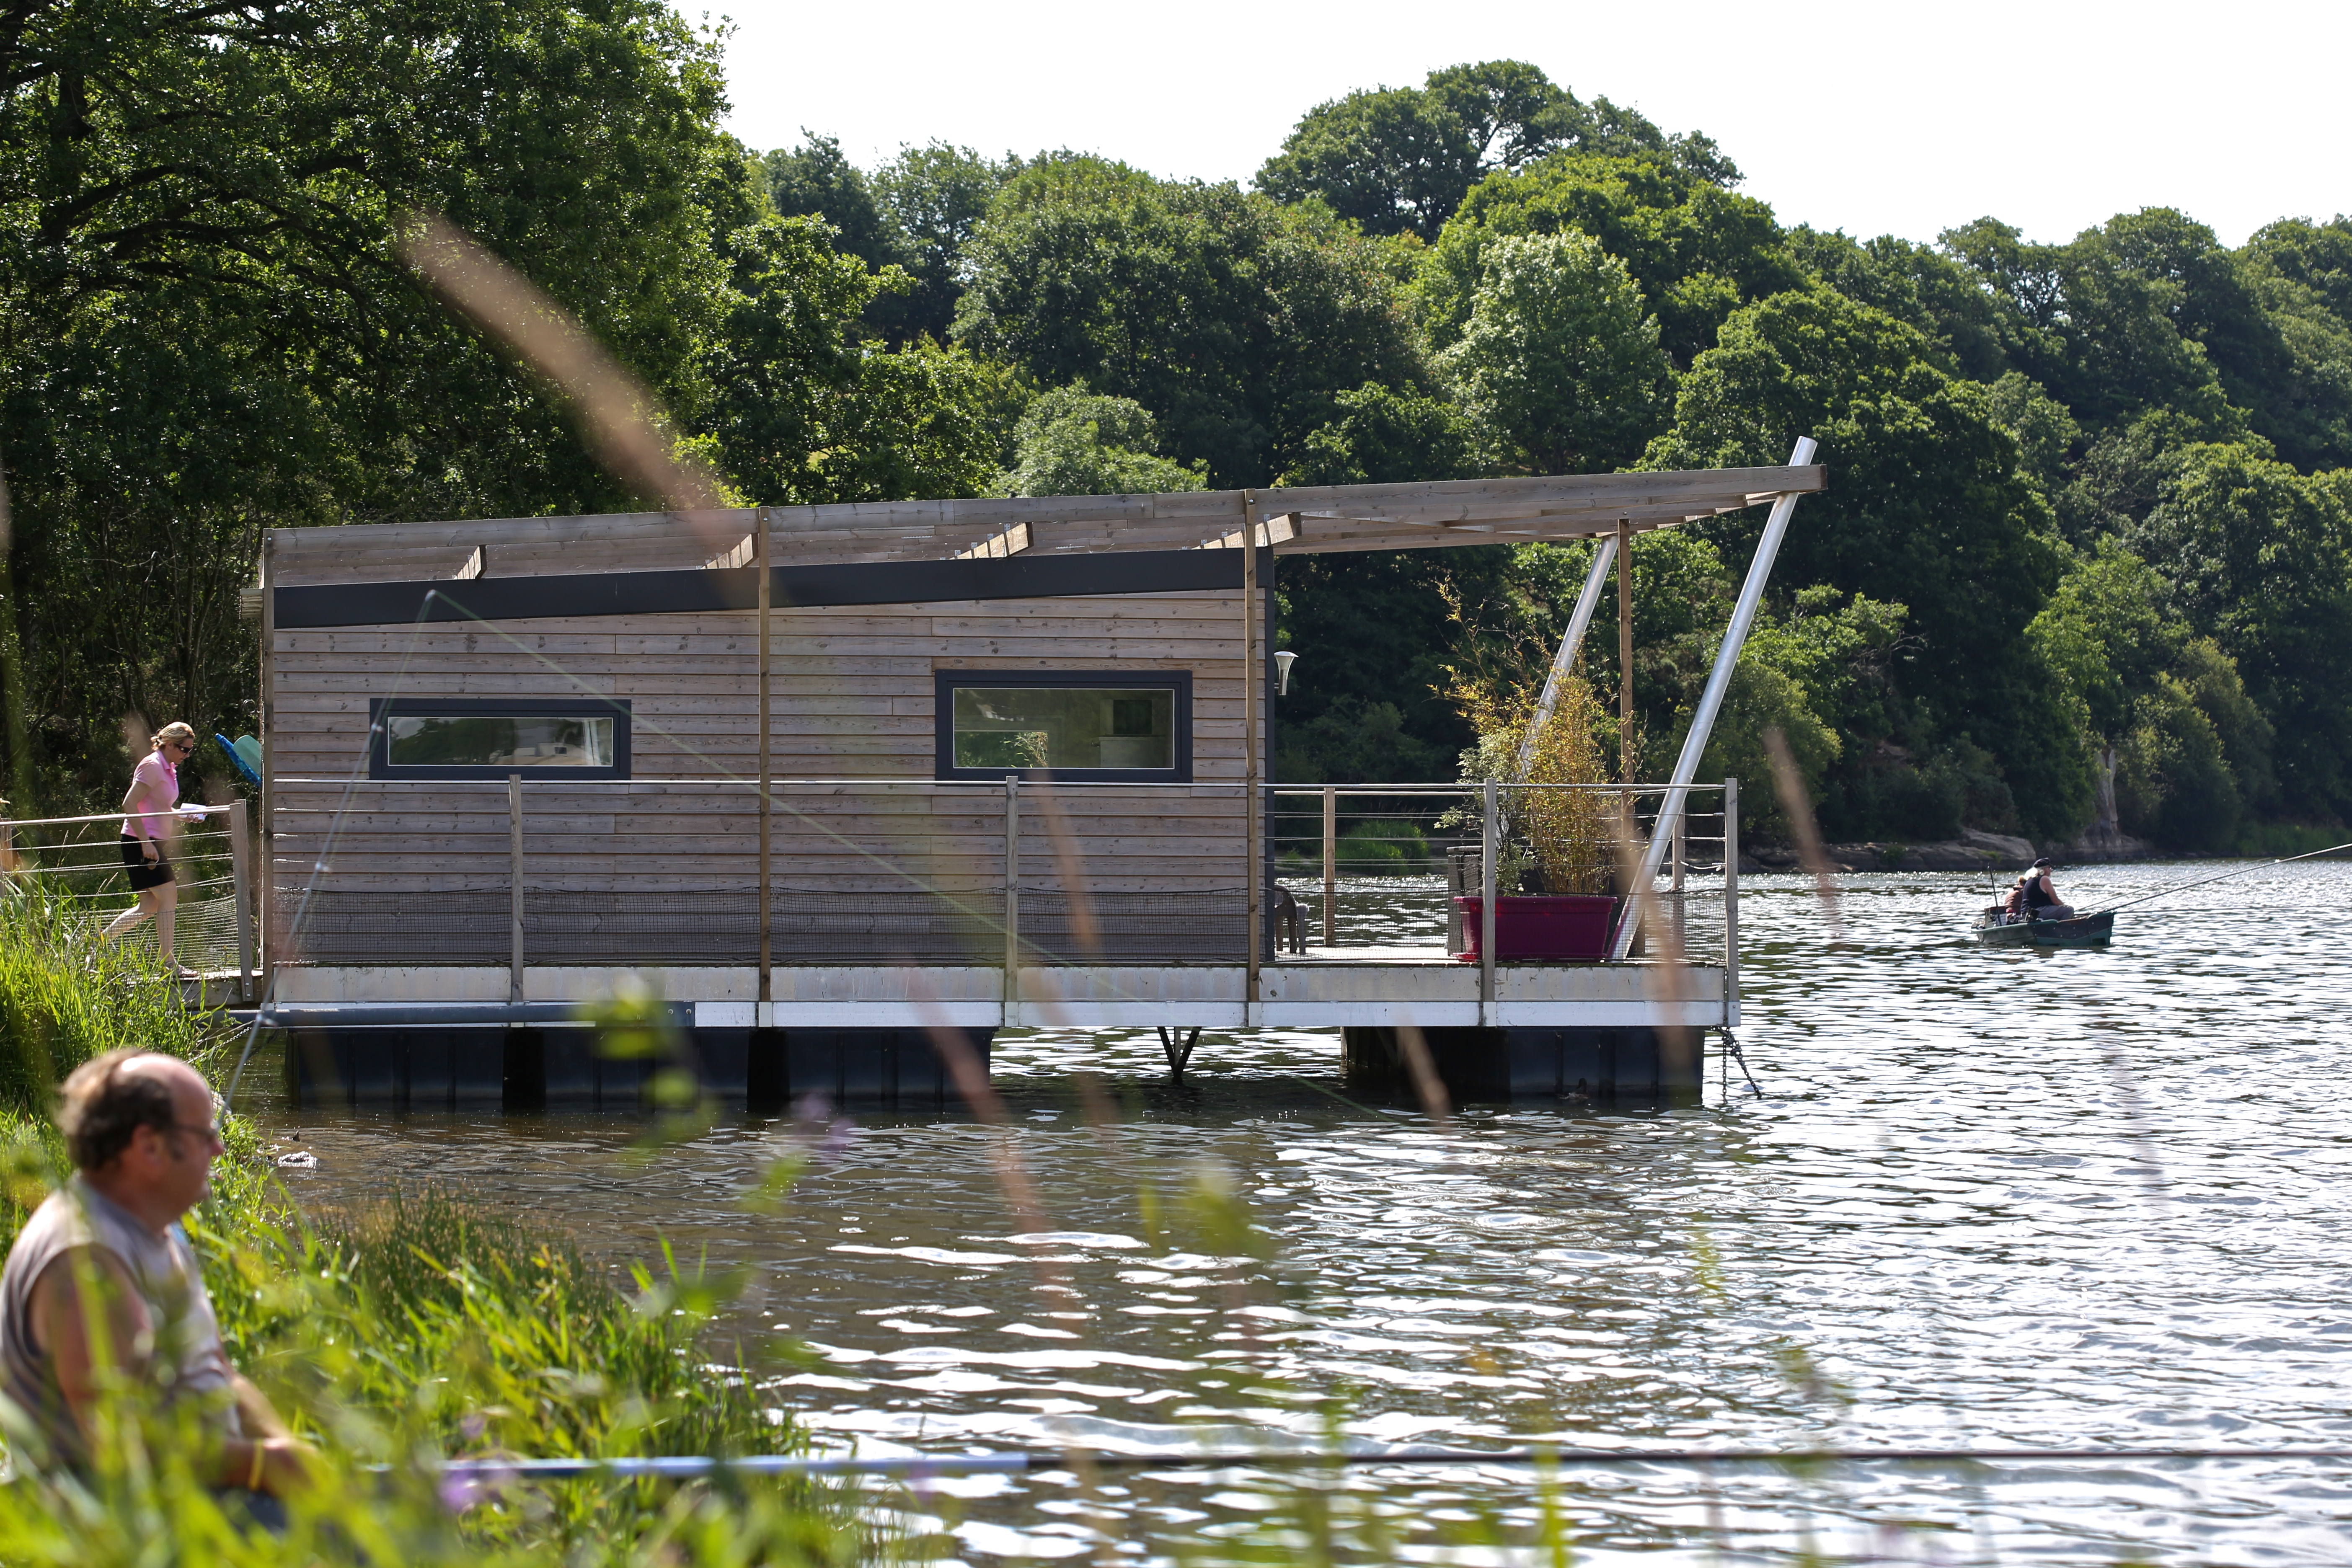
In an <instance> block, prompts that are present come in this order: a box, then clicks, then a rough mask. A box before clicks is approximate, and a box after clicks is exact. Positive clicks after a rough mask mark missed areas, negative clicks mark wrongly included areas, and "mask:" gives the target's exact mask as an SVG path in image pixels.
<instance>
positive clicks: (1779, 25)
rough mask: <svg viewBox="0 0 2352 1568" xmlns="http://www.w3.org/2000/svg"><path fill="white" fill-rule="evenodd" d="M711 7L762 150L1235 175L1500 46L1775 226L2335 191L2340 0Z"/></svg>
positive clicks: (2236, 230) (2346, 176)
mask: <svg viewBox="0 0 2352 1568" xmlns="http://www.w3.org/2000/svg"><path fill="white" fill-rule="evenodd" d="M681 3H682V5H684V8H685V9H686V11H687V14H688V16H697V15H698V12H697V11H696V9H695V8H694V5H693V0H681ZM719 14H720V13H719V12H718V11H716V9H715V8H714V10H713V12H712V15H713V16H717V15H719ZM730 14H731V16H733V19H734V24H735V26H736V33H735V37H734V39H733V41H732V43H731V44H730V47H729V50H728V78H729V81H730V87H731V89H732V94H733V98H734V102H735V110H734V114H733V117H732V121H731V128H732V129H733V131H734V132H735V134H736V135H738V136H740V138H742V139H743V140H744V141H745V142H749V143H751V145H752V146H754V147H758V148H762V149H765V148H769V147H775V146H786V145H790V144H793V143H794V142H798V141H799V140H800V131H801V127H803V125H805V126H807V127H808V128H809V129H811V130H813V131H816V132H820V133H823V134H826V135H831V136H835V137H838V138H839V139H840V141H841V144H842V148H843V150H844V151H845V153H848V154H849V155H850V157H851V158H853V159H854V160H856V162H857V163H860V164H863V165H866V166H869V167H870V166H871V165H872V164H873V163H876V162H877V161H879V160H880V159H881V158H883V157H887V155H889V154H890V153H893V152H895V151H896V149H897V148H898V145H899V144H900V143H901V142H927V141H929V140H931V139H933V138H940V139H942V140H946V141H950V142H957V143H960V144H964V145H970V146H975V147H978V148H980V149H981V150H982V151H983V152H987V153H1001V152H1004V151H1006V150H1008V149H1009V150H1012V151H1016V152H1020V153H1034V152H1036V151H1038V150H1039V149H1040V148H1045V147H1060V146H1068V147H1073V148H1076V149H1077V150H1079V151H1082V152H1096V153H1104V154H1107V155H1109V156H1113V157H1118V158H1123V159H1125V160H1127V161H1128V162H1129V163H1134V164H1137V165H1139V166H1140V167H1142V168H1146V169H1149V170H1150V171H1151V172H1152V173H1154V174H1160V175H1162V176H1166V177H1171V178H1189V177H1198V178H1201V179H1208V180H1222V179H1238V180H1241V181H1243V182H1244V184H1246V183H1247V181H1248V179H1249V177H1250V175H1251V174H1254V173H1255V170H1256V168H1257V166H1258V164H1259V163H1261V162H1263V161H1264V160H1265V157H1266V156H1267V155H1268V154H1270V153H1273V152H1274V151H1275V150H1276V148H1277V147H1278V146H1279V145H1280V144H1281V142H1282V138H1283V136H1284V135H1285V134H1286V132H1288V131H1289V129H1290V127H1291V126H1292V125H1293V124H1294V123H1295V122H1296V121H1297V118H1298V116H1299V115H1300V113H1301V112H1303V111H1304V110H1307V109H1308V108H1309V107H1311V106H1313V105H1314V104H1316V103H1318V102H1320V101H1322V100H1325V99H1328V98H1335V97H1338V96H1339V95H1340V94H1342V93H1345V92H1348V91H1349V90H1351V89H1356V88H1362V87H1374V86H1380V85H1387V86H1392V87H1393V86H1404V85H1418V84H1419V82H1420V81H1421V79H1422V78H1423V76H1424V75H1425V74H1427V72H1428V71H1430V70H1431V69H1432V68H1435V67H1439V66H1446V65H1453V64H1456V63H1459V62H1462V61H1465V60H1479V59H1493V58H1519V59H1526V60H1531V61H1533V62H1534V63H1536V64H1537V65H1539V66H1541V67H1542V68H1544V70H1545V71H1546V72H1548V73H1549V75H1550V77H1551V78H1552V79H1553V80H1555V81H1558V82H1560V83H1562V84H1564V85H1566V86H1567V87H1569V88H1570V89H1571V90H1573V91H1574V92H1576V94H1577V95H1578V96H1579V97H1582V98H1591V97H1593V96H1595V95H1602V96H1606V97H1609V98H1611V99H1613V100H1616V101H1617V102H1619V103H1622V104H1629V105H1631V106H1633V107H1635V108H1638V109H1640V110H1642V111H1643V113H1644V114H1647V115H1648V116H1649V117H1650V118H1651V119H1652V120H1654V121H1657V122H1658V123H1659V124H1660V125H1662V126H1664V128H1665V129H1667V130H1669V131H1684V130H1699V131H1704V132H1706V133H1707V134H1709V135H1711V136H1713V137H1714V138H1715V139H1716V140H1717V142H1720V143H1721V144H1722V146H1723V148H1724V150H1725V151H1726V152H1727V153H1729V154H1730V155H1731V157H1732V159H1733V160H1734V161H1735V162H1737V163H1738V164H1739V166H1740V167H1741V169H1742V170H1743V171H1745V173H1746V174H1747V175H1748V183H1747V184H1746V186H1745V187H1744V188H1745V189H1746V191H1747V192H1748V194H1749V195H1755V196H1759V197H1761V198H1762V199H1764V200H1765V201H1768V202H1770V203H1771V204H1772V205H1773V208H1774V210H1775V211H1776V213H1777V214H1778V215H1779V216H1780V220H1781V221H1782V222H1783V223H1790V224H1794V223H1800V222H1810V223H1812V224H1814V225H1816V226H1821V227H1824V228H1843V229H1845V230H1846V231H1847V232H1848V233H1850V234H1853V235H1856V236H1857V237H1867V236H1871V235H1875V234H1885V233H1892V234H1898V235H1902V236H1904V237H1907V238H1911V239H1917V240H1931V239H1933V238H1934V237H1935V236H1936V234H1937V231H1938V230H1939V229H1942V228H1945V227H1948V226H1952V225H1954V224H1958V223H1964V222H1966V221H1968V220H1969V219H1970V218H1974V217H1977V216H1982V215H1984V214H1987V213H1990V214H1993V215H1995V216H2000V217H2001V218H2003V219H2005V220H2007V221H2008V222H2011V223H2013V224H2016V225H2018V226H2021V228H2023V229H2024V230H2025V232H2026V234H2027V235H2028V237H2032V238H2034V239H2040V240H2057V239H2064V238H2067V237H2071V236H2073V235H2074V234H2075V233H2076V232H2078V231H2079V230H2081V229H2082V228H2084V226H2088V225H2091V224H2094V223H2098V222H2102V221H2104V220H2105V218H2107V217H2108V216H2112V215H2113V214H2115V213H2117V212H2122V211H2130V210H2134V209H2137V208H2138V207H2142V206H2157V205H2166V206H2177V207H2179V208H2181V209H2183V210H2185V211H2186V212H2188V213H2189V215H2190V216H2193V217H2196V218H2198V219H2200V221H2202V222H2204V223H2207V224H2209V225H2210V226H2212V227H2213V228H2214V229H2215V230H2216V231H2217V232H2218V233H2219V234H2220V236H2221V239H2222V241H2223V242H2224V243H2225V244H2231V245H2235V244H2238V243H2240V242H2242V240H2243V239H2244V238H2245V237H2246V236H2247V235H2248V234H2250V233H2251V232H2252V231H2253V230H2254V229H2255V228H2258V227H2260V226H2262V225H2263V224H2264V223H2267V222H2269V221H2270V220H2271V219H2273V218H2275V217H2281V216H2314V217H2323V218H2324V217H2327V216H2333V215H2335V214H2336V213H2338V212H2343V211H2347V210H2352V160H2347V157H2346V153H2347V140H2352V139H2347V134H2346V121H2345V115H2344V109H2345V102H2346V94H2345V91H2344V88H2343V85H2342V81H2341V73H2342V72H2343V71H2344V69H2345V67H2346V61H2347V58H2352V5H2346V4H2345V3H2344V0H2334V3H2333V4H2294V3H2289V0H2237V3H2236V4H2210V3H2209V4H2205V5H2193V6H2192V5H2184V4H2179V3H2177V0H2142V3H2139V4H2104V5H2099V4H2087V3H2084V0H2046V3H2042V4H2030V3H2021V0H1969V3H1967V4H1945V5H1923V4H1919V3H1918V0H1910V3H1907V4H1906V3H1904V0H1877V3H1875V4H1856V3H1853V0H1827V3H1823V4H1818V5H1812V6H1810V7H1800V6H1788V5H1782V6H1769V5H1757V4H1746V5H1734V4H1727V3H1725V0H1684V3H1680V4H1667V5H1658V4H1650V5H1627V4H1624V3H1623V0H1612V3H1609V4H1599V3H1595V0H1548V3H1530V0H1487V3H1486V4H1484V5H1447V4H1444V3H1442V0H1441V3H1437V4H1430V3H1427V0H1423V3H1422V4H1415V5H1402V4H1398V3H1396V0H1360V3H1359V4H1353V5H1332V4H1323V3H1308V0H1255V3H1247V4H1244V3H1240V0H1192V4H1188V5H1181V6H1178V5H1165V4H1162V5H1116V4H1106V3H1104V0H1087V3H1084V4H1079V3H1075V0H1022V3H1016V4H996V5H973V4H969V3H966V4H941V3H940V0H887V3H874V0H869V3H868V4H867V5H838V4H828V5H811V4H807V3H805V0H801V3H788V0H732V7H731V12H730Z"/></svg>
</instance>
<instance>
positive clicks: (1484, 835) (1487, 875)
mask: <svg viewBox="0 0 2352 1568" xmlns="http://www.w3.org/2000/svg"><path fill="white" fill-rule="evenodd" d="M1500 816H1501V814H1500V813H1499V812H1498V811H1497V810H1496V784H1495V781H1494V780H1493V779H1488V780H1487V781H1486V803H1485V816H1484V819H1483V823H1482V829H1483V830H1482V832H1481V834H1480V836H1479V844H1478V1023H1479V1026H1480V1027H1482V1028H1493V1027H1494V1026H1495V874H1496V871H1495V863H1496V861H1497V860H1500V859H1501V858H1503V857H1502V845H1501V844H1500V843H1498V842H1497V838H1498V836H1499V832H1500V830H1499V828H1498V827H1497V826H1496V824H1497V823H1498V821H1499V820H1500Z"/></svg>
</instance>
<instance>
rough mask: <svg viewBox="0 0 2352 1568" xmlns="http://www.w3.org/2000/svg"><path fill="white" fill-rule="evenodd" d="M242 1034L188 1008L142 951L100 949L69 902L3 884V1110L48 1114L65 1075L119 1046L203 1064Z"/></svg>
mask: <svg viewBox="0 0 2352 1568" xmlns="http://www.w3.org/2000/svg"><path fill="white" fill-rule="evenodd" d="M84 923H86V922H84ZM235 1035H236V1030H235V1028H234V1026H232V1025H231V1024H230V1023H229V1022H228V1020H227V1019H226V1017H225V1016H222V1015H219V1014H206V1013H201V1012H197V1011H195V1010H193V1009H191V1008H189V1007H187V1006H185V1005H183V1003H182V1001H181V997H180V992H179V988H178V987H177V986H176V985H174V984H172V983H171V982H169V981H167V980H165V979H163V977H162V976H160V975H158V974H155V973H152V968H151V965H150V963H149V961H147V960H145V959H144V958H142V956H141V954H140V953H139V952H138V950H136V949H134V948H132V947H131V946H129V945H127V944H121V943H110V944H107V945H104V946H100V944H99V943H98V942H96V940H95V939H94V938H93V937H92V936H90V935H89V934H87V932H86V931H83V930H82V929H80V928H79V927H78V926H77V924H76V922H75V921H74V918H73V913H72V909H71V906H70V905H69V904H68V902H67V901H66V900H47V899H43V898H41V897H39V896H38V895H37V894H36V893H30V892H26V891H25V890H23V889H21V888H20V887H18V886H15V885H9V884H5V883H0V1107H5V1108H6V1109H9V1110H18V1111H26V1112H33V1113H37V1112H39V1111H42V1110H46V1109H47V1103H48V1097H49V1094H50V1092H51V1090H52V1089H54V1088H55V1087H56V1085H57V1083H58V1080H59V1079H63V1078H64V1077H65V1075H66V1074H68V1073H69V1072H71V1071H72V1070H73V1069H74V1068H76V1067H79V1065H80V1064H81V1063H83V1062H86V1061H88V1060H89V1058H92V1057H94V1056H97V1055H99V1054H100V1053H101V1052H104V1051H110V1050H112V1049H113V1048H114V1047H117V1046H139V1047H143V1048H145V1049H148V1050H157V1051H168V1052H170V1053H171V1054H172V1055H173V1056H176V1057H184V1058H187V1059H188V1060H190V1061H192V1062H194V1063H196V1064H197V1065H198V1066H199V1067H203V1066H205V1065H206V1064H207V1063H209V1062H210V1061H211V1059H212V1058H214V1057H215V1055H216V1054H217V1053H218V1052H219V1051H220V1050H221V1049H222V1048H223V1047H226V1045H227V1043H228V1042H229V1041H230V1040H231V1039H232V1038H234V1037H235Z"/></svg>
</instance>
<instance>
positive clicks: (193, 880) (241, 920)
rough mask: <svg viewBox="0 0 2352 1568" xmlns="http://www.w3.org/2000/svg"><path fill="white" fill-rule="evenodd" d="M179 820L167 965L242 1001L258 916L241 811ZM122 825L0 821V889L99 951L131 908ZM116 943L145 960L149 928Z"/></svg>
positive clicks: (151, 939)
mask: <svg viewBox="0 0 2352 1568" xmlns="http://www.w3.org/2000/svg"><path fill="white" fill-rule="evenodd" d="M178 815H179V816H180V817H181V819H182V821H181V826H180V830H179V832H178V833H177V834H175V835H174V836H173V840H172V843H171V847H170V850H169V854H170V858H171V862H172V869H173V888H174V889H175V894H176V900H177V903H176V907H175V909H174V911H173V956H174V958H175V960H176V961H177V962H178V963H181V964H183V965H184V966H185V967H187V968H190V969H194V970H196V971H198V972H200V973H205V974H209V975H220V974H226V973H231V972H234V973H236V976H237V991H238V995H239V997H240V999H242V1000H247V1001H249V1000H251V999H252V998H253V996H254V995H255V994H256V992H255V990H254V973H255V968H256V963H257V942H256V928H257V916H258V914H259V910H260V906H259V904H258V902H257V899H256V879H255V878H254V875H253V865H254V860H255V857H254V854H253V843H252V837H251V832H250V828H249V826H248V823H247V808H246V803H245V802H243V801H241V800H240V801H234V802H231V803H229V804H227V805H203V806H200V805H193V804H191V805H184V806H181V807H180V808H179V813H178ZM121 824H122V813H121V812H119V811H110V812H106V813H103V814H100V815H99V816H43V817H15V818H6V819H0V887H5V889H6V891H7V893H8V895H9V896H11V897H16V898H29V899H37V900H42V901H43V902H46V903H47V904H49V905H50V906H52V907H53V908H55V909H56V910H57V911H58V914H59V916H60V917H61V918H62V919H63V921H65V923H66V926H67V929H68V931H71V932H73V933H74V935H75V936H76V937H77V938H79V939H81V940H86V941H92V942H94V941H96V940H97V939H98V935H99V933H100V931H103V930H104V929H105V927H106V926H107V925H108V924H110V922H111V921H113V920H114V918H115V917H116V916H117V915H120V914H121V913H123V912H124V911H125V910H129V909H130V908H131V906H132V904H133V903H134V902H135V900H136V895H134V894H133V893H132V892H131V886H130V880H129V876H128V868H127V867H126V866H125V865H124V863H123V860H122V852H121ZM122 940H123V941H125V942H131V943H132V944H134V945H136V946H138V947H142V948H145V949H147V950H148V951H150V952H152V950H153V947H154V943H155V923H154V921H152V920H151V921H146V922H144V923H143V924H142V925H140V926H139V927H138V928H136V929H135V930H133V931H131V932H129V933H127V934H126V935H125V936H124V937H123V939H122Z"/></svg>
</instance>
